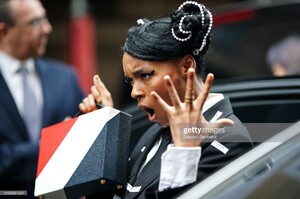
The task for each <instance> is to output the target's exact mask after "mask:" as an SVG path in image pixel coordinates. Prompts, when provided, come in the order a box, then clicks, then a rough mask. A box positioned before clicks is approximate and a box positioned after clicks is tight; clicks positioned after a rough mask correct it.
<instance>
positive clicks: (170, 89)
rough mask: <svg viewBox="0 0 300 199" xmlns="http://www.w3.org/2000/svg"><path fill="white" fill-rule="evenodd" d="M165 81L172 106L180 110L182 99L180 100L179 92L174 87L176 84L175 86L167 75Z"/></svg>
mask: <svg viewBox="0 0 300 199" xmlns="http://www.w3.org/2000/svg"><path fill="white" fill-rule="evenodd" d="M164 80H165V82H166V86H167V90H168V93H169V97H170V99H171V102H172V104H173V106H174V107H176V108H178V107H179V105H180V99H179V96H178V93H177V91H176V89H175V86H174V84H173V82H172V80H171V78H170V76H169V75H166V76H165V77H164Z"/></svg>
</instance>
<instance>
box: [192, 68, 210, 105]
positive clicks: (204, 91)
mask: <svg viewBox="0 0 300 199" xmlns="http://www.w3.org/2000/svg"><path fill="white" fill-rule="evenodd" d="M213 81H214V75H213V74H212V73H209V74H208V75H207V77H206V80H205V84H204V86H203V88H202V90H201V92H200V95H199V96H198V97H197V99H196V107H199V109H200V110H202V108H203V105H204V103H205V101H206V99H207V97H208V95H209V91H210V88H211V87H212V84H213Z"/></svg>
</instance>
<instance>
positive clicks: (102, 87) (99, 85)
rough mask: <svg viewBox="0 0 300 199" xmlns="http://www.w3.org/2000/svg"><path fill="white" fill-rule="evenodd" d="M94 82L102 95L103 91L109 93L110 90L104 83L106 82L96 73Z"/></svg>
mask: <svg viewBox="0 0 300 199" xmlns="http://www.w3.org/2000/svg"><path fill="white" fill-rule="evenodd" d="M93 82H94V85H95V86H96V88H97V89H98V91H99V93H100V95H101V94H102V93H109V91H108V90H107V88H106V86H105V85H104V83H103V82H102V81H101V79H100V77H99V75H95V76H94V78H93Z"/></svg>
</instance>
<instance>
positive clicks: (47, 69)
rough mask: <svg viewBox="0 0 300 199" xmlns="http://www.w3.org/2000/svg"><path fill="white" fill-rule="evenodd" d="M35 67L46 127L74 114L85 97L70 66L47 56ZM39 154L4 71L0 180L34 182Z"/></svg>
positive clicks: (0, 108) (0, 92)
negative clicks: (40, 89)
mask: <svg viewBox="0 0 300 199" xmlns="http://www.w3.org/2000/svg"><path fill="white" fill-rule="evenodd" d="M35 66H36V70H37V72H38V74H39V77H40V80H41V84H42V92H43V118H42V126H43V127H46V126H49V125H52V124H55V123H58V122H61V121H63V120H64V119H65V117H66V116H74V115H75V114H76V113H77V112H78V111H79V109H78V105H79V103H80V102H81V100H82V99H83V98H84V95H83V92H82V90H81V88H80V86H79V84H78V81H77V78H76V75H75V72H74V71H73V70H72V69H71V68H70V66H67V65H65V64H63V63H60V62H57V61H54V60H50V59H46V58H39V59H36V60H35ZM7 67H9V66H7ZM37 156H38V144H32V143H30V141H29V134H28V132H27V130H26V127H25V123H24V121H23V119H22V117H21V115H20V113H19V111H18V109H17V106H16V104H15V102H14V99H13V97H12V94H11V92H10V91H9V88H8V86H7V84H6V82H5V80H4V78H3V76H2V74H1V71H0V182H2V183H3V181H4V182H5V183H3V184H9V183H10V182H14V183H17V182H29V181H30V182H32V181H34V180H35V174H36V166H37ZM8 182H9V183H8ZM0 189H1V187H0Z"/></svg>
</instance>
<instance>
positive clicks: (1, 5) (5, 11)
mask: <svg viewBox="0 0 300 199" xmlns="http://www.w3.org/2000/svg"><path fill="white" fill-rule="evenodd" d="M10 1H11V0H0V22H2V23H6V24H7V25H9V26H12V25H14V20H13V18H12V16H11V11H10V8H9V5H8V3H9V2H10Z"/></svg>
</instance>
